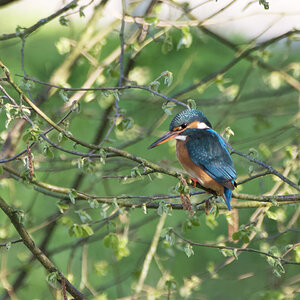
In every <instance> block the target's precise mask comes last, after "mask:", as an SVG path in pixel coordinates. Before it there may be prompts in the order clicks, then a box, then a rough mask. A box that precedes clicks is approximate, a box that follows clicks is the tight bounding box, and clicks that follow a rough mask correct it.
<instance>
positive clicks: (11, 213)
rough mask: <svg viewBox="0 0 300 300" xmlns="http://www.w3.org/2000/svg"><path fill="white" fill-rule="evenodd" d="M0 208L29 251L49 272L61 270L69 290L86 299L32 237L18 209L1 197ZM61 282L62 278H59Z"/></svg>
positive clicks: (81, 299)
mask: <svg viewBox="0 0 300 300" xmlns="http://www.w3.org/2000/svg"><path fill="white" fill-rule="evenodd" d="M0 208H1V210H2V211H3V212H4V213H5V214H6V215H7V216H8V217H9V219H10V220H11V222H12V224H13V226H14V227H15V229H16V230H17V232H18V233H19V235H20V236H21V238H22V239H23V243H24V245H25V246H26V247H27V248H28V249H29V251H30V252H31V253H32V254H33V255H34V256H35V257H36V259H37V260H39V262H40V263H41V264H42V265H43V266H44V268H45V269H46V270H47V271H48V272H49V273H52V272H59V274H60V276H61V278H63V280H64V281H65V284H66V289H67V291H68V292H69V293H70V294H71V295H72V296H73V297H74V299H76V300H83V299H86V298H85V296H84V295H83V294H82V293H81V292H79V291H78V290H77V289H76V288H75V287H74V286H73V285H72V284H71V283H70V282H69V281H68V279H67V278H65V277H64V275H63V274H62V273H61V272H60V271H59V270H58V269H57V267H56V266H55V265H54V264H53V262H52V261H51V260H50V259H49V258H48V257H47V256H46V255H45V254H44V253H43V251H42V250H41V249H40V248H39V247H37V246H36V245H35V243H34V241H33V240H32V238H31V237H30V235H29V233H28V232H27V231H26V229H25V227H24V226H23V224H22V223H21V222H20V220H19V217H18V214H17V211H15V210H14V209H13V208H12V207H10V206H9V205H7V203H6V202H5V201H4V200H3V199H2V198H1V197H0ZM59 281H60V282H61V281H62V280H59Z"/></svg>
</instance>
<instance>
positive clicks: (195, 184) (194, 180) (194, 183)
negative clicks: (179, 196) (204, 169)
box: [189, 177, 198, 188]
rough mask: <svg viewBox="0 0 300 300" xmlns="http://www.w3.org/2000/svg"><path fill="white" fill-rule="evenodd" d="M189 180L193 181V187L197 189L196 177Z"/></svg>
mask: <svg viewBox="0 0 300 300" xmlns="http://www.w3.org/2000/svg"><path fill="white" fill-rule="evenodd" d="M189 179H190V180H191V181H192V183H193V187H194V188H195V187H196V186H197V183H198V180H197V179H196V178H194V177H189Z"/></svg>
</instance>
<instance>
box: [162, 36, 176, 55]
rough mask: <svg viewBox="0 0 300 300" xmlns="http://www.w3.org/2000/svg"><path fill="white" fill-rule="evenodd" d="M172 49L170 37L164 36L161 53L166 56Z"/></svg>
mask: <svg viewBox="0 0 300 300" xmlns="http://www.w3.org/2000/svg"><path fill="white" fill-rule="evenodd" d="M173 48H174V45H173V40H172V37H171V36H170V35H166V37H165V39H164V41H163V44H162V46H161V51H162V53H163V54H167V53H169V52H170V51H172V50H173Z"/></svg>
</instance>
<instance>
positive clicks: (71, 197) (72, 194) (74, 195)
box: [69, 189, 77, 204]
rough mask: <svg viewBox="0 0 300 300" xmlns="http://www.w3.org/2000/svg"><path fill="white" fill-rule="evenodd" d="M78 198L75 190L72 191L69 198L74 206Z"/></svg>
mask: <svg viewBox="0 0 300 300" xmlns="http://www.w3.org/2000/svg"><path fill="white" fill-rule="evenodd" d="M76 197H77V192H76V191H75V190H74V189H70V191H69V198H70V201H71V202H72V203H73V204H75V200H76Z"/></svg>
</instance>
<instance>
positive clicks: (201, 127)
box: [197, 122, 209, 129]
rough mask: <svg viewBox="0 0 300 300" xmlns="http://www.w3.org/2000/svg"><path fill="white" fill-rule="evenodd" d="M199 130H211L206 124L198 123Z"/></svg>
mask: <svg viewBox="0 0 300 300" xmlns="http://www.w3.org/2000/svg"><path fill="white" fill-rule="evenodd" d="M197 128H198V129H206V128H209V127H208V126H207V125H206V124H205V123H204V122H198V123H197Z"/></svg>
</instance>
